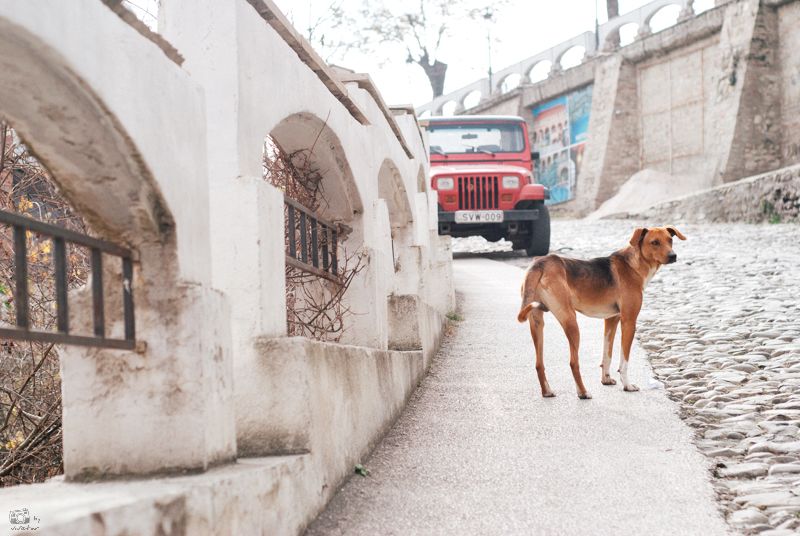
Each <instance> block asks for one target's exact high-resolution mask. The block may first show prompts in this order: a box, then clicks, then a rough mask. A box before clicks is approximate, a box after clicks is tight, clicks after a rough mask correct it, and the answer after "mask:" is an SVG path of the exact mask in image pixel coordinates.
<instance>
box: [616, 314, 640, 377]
mask: <svg viewBox="0 0 800 536" xmlns="http://www.w3.org/2000/svg"><path fill="white" fill-rule="evenodd" d="M635 333H636V316H633V318H630V317H628V318H626V317H625V316H623V317H622V356H621V357H620V358H619V376H620V379H621V380H622V388H623V389H624V390H625V391H638V390H639V388H638V387H636V386H635V385H633V384H632V383H631V382H630V381H628V361H629V360H630V357H631V346H632V345H633V336H634V334H635Z"/></svg>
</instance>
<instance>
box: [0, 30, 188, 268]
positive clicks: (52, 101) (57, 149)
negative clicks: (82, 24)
mask: <svg viewBox="0 0 800 536" xmlns="http://www.w3.org/2000/svg"><path fill="white" fill-rule="evenodd" d="M0 48H2V50H3V54H0V69H2V71H3V73H4V75H3V77H1V78H0V115H2V116H3V117H5V118H6V119H7V120H8V121H9V122H10V123H12V124H13V125H14V128H15V130H16V131H17V133H18V134H19V135H20V137H21V138H22V139H23V141H24V142H25V144H26V145H28V147H30V149H31V150H32V151H33V152H34V154H35V155H36V156H37V158H38V159H39V160H40V161H41V162H42V163H43V164H44V165H45V166H47V168H48V169H49V170H50V171H51V173H52V175H53V177H54V180H55V182H56V184H57V185H58V187H59V189H60V191H61V193H62V195H63V196H64V197H65V198H66V199H67V200H68V201H69V202H70V203H71V204H72V206H73V207H75V209H76V210H77V211H79V212H80V213H81V215H82V216H83V217H84V219H85V220H86V221H87V223H89V225H90V226H91V228H92V229H93V231H94V232H95V233H96V234H98V235H99V236H102V237H103V238H106V239H108V240H115V241H122V242H125V243H127V244H129V245H131V246H132V247H134V248H139V247H141V246H143V245H144V244H166V243H169V244H171V245H172V247H171V248H170V249H171V251H172V253H173V254H174V253H175V251H174V238H175V235H174V230H175V229H174V227H175V223H174V219H173V217H172V214H171V212H170V210H169V208H168V206H167V203H166V201H165V200H164V197H163V195H162V194H161V192H160V189H159V187H158V185H157V183H156V181H155V179H154V177H153V175H152V173H151V171H150V170H149V168H148V167H147V165H146V164H145V162H144V159H143V157H142V155H141V154H140V152H139V150H138V149H137V147H136V146H135V144H134V143H133V140H132V139H131V137H130V135H129V134H128V133H127V132H126V131H125V129H124V127H123V126H122V125H121V124H120V122H119V121H118V120H117V118H116V117H115V116H114V114H113V113H112V112H111V110H109V109H108V107H107V106H106V105H105V104H104V103H103V102H102V100H101V99H100V98H99V97H98V96H97V95H96V94H95V93H94V91H93V90H92V89H91V88H90V87H88V86H87V84H86V83H85V82H83V80H82V79H81V77H80V76H79V75H77V74H76V73H74V72H72V70H71V69H70V68H69V67H68V66H67V62H66V61H65V60H64V59H63V58H62V57H61V56H60V55H59V54H58V53H57V52H56V51H55V50H52V49H51V48H50V47H49V46H47V45H46V44H44V43H42V42H41V41H40V40H39V38H37V37H36V36H34V35H32V34H31V33H29V32H27V31H26V30H24V29H22V28H20V27H18V26H14V25H12V24H9V23H7V22H6V21H5V20H3V19H0ZM163 253H164V251H163V250H162V251H161V252H160V255H163ZM153 260H156V259H153ZM162 260H165V259H162Z"/></svg>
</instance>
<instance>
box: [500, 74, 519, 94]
mask: <svg viewBox="0 0 800 536" xmlns="http://www.w3.org/2000/svg"><path fill="white" fill-rule="evenodd" d="M521 83H522V75H521V74H519V73H511V74H508V75H506V76H504V77H503V78H502V79H501V80H500V82H499V83H498V84H497V90H498V91H499V92H500V93H508V92H509V91H511V90H512V89H516V88H518V87H519V85H520V84H521Z"/></svg>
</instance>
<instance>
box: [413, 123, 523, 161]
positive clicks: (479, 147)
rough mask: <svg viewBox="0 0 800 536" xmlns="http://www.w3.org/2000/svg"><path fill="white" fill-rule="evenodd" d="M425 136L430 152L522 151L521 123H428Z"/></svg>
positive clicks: (487, 152) (488, 152)
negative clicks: (426, 135)
mask: <svg viewBox="0 0 800 536" xmlns="http://www.w3.org/2000/svg"><path fill="white" fill-rule="evenodd" d="M428 135H429V140H430V145H431V152H432V153H434V154H443V155H447V154H468V153H486V154H494V153H521V152H522V151H524V150H525V139H524V134H523V131H522V125H521V124H518V123H511V124H509V123H493V124H483V125H482V124H475V123H470V124H461V125H457V124H450V125H447V124H444V125H441V124H431V125H429V126H428Z"/></svg>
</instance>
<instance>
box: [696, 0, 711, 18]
mask: <svg viewBox="0 0 800 536" xmlns="http://www.w3.org/2000/svg"><path fill="white" fill-rule="evenodd" d="M715 6H716V0H694V2H692V12H693V13H694V14H695V15H699V14H700V13H703V12H704V11H708V10H709V9H713V8H714V7H715Z"/></svg>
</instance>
